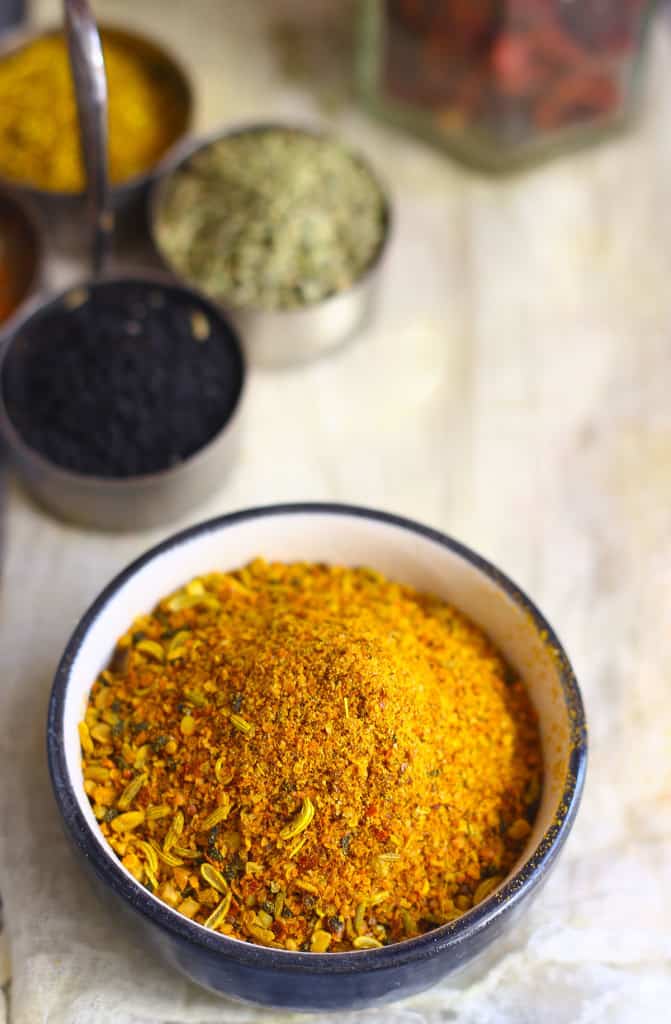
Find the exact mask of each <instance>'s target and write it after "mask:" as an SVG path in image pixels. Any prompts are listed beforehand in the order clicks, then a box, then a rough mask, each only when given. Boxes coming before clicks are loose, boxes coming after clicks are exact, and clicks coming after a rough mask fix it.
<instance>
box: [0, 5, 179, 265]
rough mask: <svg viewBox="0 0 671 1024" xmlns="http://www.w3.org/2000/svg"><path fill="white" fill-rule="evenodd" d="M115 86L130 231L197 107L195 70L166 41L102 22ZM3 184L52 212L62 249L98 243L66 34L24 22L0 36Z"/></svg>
mask: <svg viewBox="0 0 671 1024" xmlns="http://www.w3.org/2000/svg"><path fill="white" fill-rule="evenodd" d="M101 35H102V42H103V50H104V54H105V67H106V74H107V81H108V89H109V99H108V103H109V163H110V177H111V190H112V191H111V197H112V206H113V209H114V211H115V214H116V217H117V221H118V226H119V227H120V228H121V230H122V232H125V233H126V234H128V233H134V232H135V231H136V230H137V221H138V218H140V220H141V221H142V220H143V217H144V201H145V199H146V196H147V191H148V185H149V183H150V181H151V180H152V178H153V175H154V174H155V172H156V168H157V165H158V164H159V162H160V161H161V160H162V159H163V158H164V157H165V156H166V154H167V153H168V152H169V151H170V150H171V149H172V147H173V146H175V145H176V144H178V143H179V141H180V140H181V139H182V138H183V137H184V136H185V134H186V132H187V131H188V130H189V127H190V124H191V119H192V114H193V106H194V99H193V90H192V86H191V82H190V80H189V77H188V75H187V73H186V71H185V70H184V69H183V68H182V66H181V65H180V63H179V61H178V60H177V59H176V58H175V57H174V56H173V55H172V54H171V53H169V52H168V51H167V50H165V49H164V47H163V46H162V45H161V44H158V43H156V42H155V41H153V40H152V39H149V38H147V37H146V36H144V35H141V34H139V33H136V32H134V31H130V30H128V29H127V28H125V27H117V26H112V25H107V26H103V27H102V29H101ZM0 185H6V186H8V187H11V188H12V189H13V190H15V191H17V192H19V193H23V194H25V195H26V196H27V197H28V198H30V199H31V200H32V201H33V202H34V203H35V204H36V205H37V206H38V209H40V211H41V212H42V213H43V214H44V216H45V219H47V221H48V224H49V239H50V242H51V243H52V244H53V246H54V247H55V248H57V249H60V250H62V251H65V252H68V253H71V254H73V255H75V254H76V255H80V254H81V253H82V251H83V250H84V249H85V247H86V244H87V242H88V238H89V234H90V228H89V227H88V226H87V205H86V197H85V176H84V170H83V167H82V163H81V155H80V148H79V127H78V121H77V113H76V106H75V98H74V91H73V87H72V80H71V72H70V65H69V62H68V55H67V46H66V43H65V37H64V34H63V32H62V30H61V29H60V28H49V29H20V30H17V31H16V32H10V33H8V34H6V35H5V36H3V37H2V39H1V40H0Z"/></svg>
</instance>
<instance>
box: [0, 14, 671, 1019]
mask: <svg viewBox="0 0 671 1024" xmlns="http://www.w3.org/2000/svg"><path fill="white" fill-rule="evenodd" d="M36 7H37V10H38V13H39V14H40V15H43V14H45V13H47V14H48V13H50V12H52V11H54V10H55V9H56V5H55V4H54V3H53V2H47V0H43V2H41V3H38V4H37V5H36ZM96 8H97V10H98V11H99V12H100V13H101V14H103V15H106V16H107V17H108V18H109V19H110V20H114V19H115V18H116V20H119V21H122V20H123V19H124V17H125V15H126V12H128V14H129V18H130V16H131V15H132V20H133V22H134V23H135V24H137V25H140V26H143V27H144V28H145V29H147V30H149V31H152V32H155V33H156V34H157V35H158V36H159V37H161V38H164V39H165V40H166V41H167V42H168V43H172V44H173V45H174V46H175V47H176V48H179V49H181V51H182V53H183V54H184V56H185V58H186V59H187V60H190V61H191V66H192V68H193V70H194V73H195V75H196V78H197V83H198V86H199V99H200V101H201V116H200V126H201V127H210V126H213V125H215V124H217V123H219V122H222V121H224V120H227V119H231V118H241V117H253V116H258V115H266V114H269V113H270V114H278V115H287V114H292V115H298V116H310V115H312V116H324V115H325V114H328V116H330V117H331V119H332V120H333V123H334V124H335V125H336V126H337V128H338V129H339V130H340V131H341V132H342V134H343V135H344V136H345V137H347V138H349V139H350V140H351V141H353V142H354V143H356V144H358V145H360V146H361V147H362V148H363V149H364V150H365V151H366V152H367V153H368V154H369V155H370V157H371V159H372V160H373V161H374V162H375V163H376V164H377V165H378V166H379V167H380V168H381V169H382V171H383V172H384V173H385V174H386V176H387V178H388V180H389V183H390V187H391V190H392V192H393V198H394V202H395V206H396V214H397V216H396V228H395V237H394V240H393V245H392V248H391V251H390V257H389V264H388V267H387V272H386V275H385V281H384V288H383V294H382V297H381V304H380V309H379V314H378V316H377V318H376V320H375V322H374V324H373V325H372V326H371V327H370V329H369V330H368V331H367V332H366V334H365V335H364V336H363V337H361V338H360V339H359V341H358V342H357V343H356V344H353V345H351V346H350V347H349V348H347V349H346V350H343V351H341V352H339V353H337V354H335V355H334V356H333V357H331V358H329V359H327V360H324V361H322V362H320V363H317V364H315V365H312V366H308V367H305V368H301V369H296V370H290V371H287V372H283V373H279V374H271V373H261V372H255V373H253V374H252V375H251V379H250V386H249V392H248V396H247V403H246V412H245V420H246V440H245V445H244V451H243V453H242V458H241V459H240V462H239V465H238V466H237V468H236V470H235V472H234V474H233V476H232V477H231V479H230V480H229V481H228V482H227V483H226V484H225V486H224V487H223V489H222V490H221V492H220V494H219V495H218V496H217V497H216V498H215V499H214V500H212V502H211V503H210V504H209V506H208V507H207V508H201V509H197V510H194V512H193V515H192V516H191V517H190V518H189V521H195V520H196V519H199V518H202V517H204V516H205V515H209V514H213V513H216V512H220V511H226V510H231V509H234V508H238V507H241V506H247V505H250V504H255V503H261V502H269V501H276V500H285V499H308V498H310V499H332V500H344V501H357V502H360V503H366V504H370V505H374V506H379V507H382V508H386V509H390V510H394V511H396V512H399V513H402V514H406V515H410V516H414V517H417V518H419V519H421V520H423V521H425V522H428V523H430V524H431V525H434V526H437V527H439V528H441V529H444V530H446V531H448V532H450V533H453V534H454V535H456V536H457V537H459V538H460V539H462V540H464V541H465V542H467V543H469V544H471V545H472V546H474V547H476V548H477V549H478V550H480V551H482V552H483V553H484V554H485V555H487V556H488V557H490V558H491V559H493V560H495V561H496V562H498V563H499V564H500V565H501V566H502V567H503V568H504V569H505V570H506V571H507V572H509V573H510V574H511V575H512V576H513V577H514V578H516V579H517V580H518V581H519V583H520V584H521V585H522V586H523V587H525V588H526V589H528V590H529V592H530V593H531V594H532V595H533V596H534V598H535V599H536V600H537V601H538V603H539V604H540V606H541V607H542V608H543V609H544V611H545V612H546V614H547V615H548V617H549V618H550V620H551V621H552V622H553V624H554V625H555V626H556V628H557V630H558V632H559V634H560V636H561V637H562V639H563V640H564V642H565V644H566V646H567V648H568V651H569V652H570V654H571V656H572V658H573V661H574V664H575V668H576V670H577V673H578V676H579V678H580V681H581V684H582V687H583V691H584V695H585V699H586V704H587V710H588V714H589V719H590V726H591V759H590V766H589V773H588V783H587V788H586V793H585V798H584V803H583V807H582V810H581V813H580V815H579V818H578V821H577V824H576V827H575V830H574V832H573V835H572V837H571V840H570V842H569V844H568V847H567V849H566V851H565V853H564V855H563V857H562V859H561V862H560V865H559V866H558V867H557V870H556V872H555V873H554V875H553V878H552V880H551V881H550V883H549V885H548V886H547V888H546V889H545V890H544V891H543V893H542V895H541V896H540V897H539V898H538V900H537V902H536V903H535V905H534V906H533V908H532V909H531V911H530V913H529V914H528V915H527V916H526V917H525V918H524V920H523V921H522V922H521V923H520V925H519V926H518V927H517V928H516V930H515V932H514V933H513V934H511V935H510V936H509V938H508V939H507V940H506V942H505V943H504V944H503V945H502V947H501V948H500V949H499V950H498V953H499V959H498V962H497V963H496V964H494V965H493V967H492V969H491V971H490V972H489V973H488V974H487V975H486V976H485V977H484V979H483V980H479V981H478V982H477V983H475V984H474V985H472V986H471V987H466V988H463V987H462V988H458V987H456V986H451V985H450V984H449V983H446V984H443V985H442V986H440V987H438V988H435V989H433V990H432V991H430V992H428V993H426V994H425V995H423V996H420V997H419V998H416V999H414V1000H412V1001H411V1002H409V1003H407V1004H405V1005H401V1006H399V1007H398V1008H395V1009H394V1010H385V1011H383V1012H381V1013H376V1012H370V1013H367V1014H359V1015H355V1016H352V1017H351V1018H349V1019H348V1020H347V1024H354V1022H355V1021H356V1022H357V1024H358V1022H359V1021H364V1020H365V1021H370V1022H371V1024H382V1022H383V1021H385V1022H386V1021H390V1022H392V1024H438V1022H441V1024H442V1022H446V1024H447V1022H452V1021H454V1022H458V1024H498V1022H502V1024H508V1022H510V1024H536V1022H538V1021H543V1022H544V1024H634V1022H636V1024H638V1022H646V1024H662V1022H663V1021H668V1019H669V1013H670V1012H671V1011H670V1010H669V1007H670V1006H671V530H670V528H669V527H670V525H671V511H670V510H671V399H670V394H671V372H670V371H671V287H670V286H669V282H670V281H671V202H670V201H669V193H670V190H671V52H670V49H671V48H670V46H669V43H668V41H667V40H666V38H663V37H662V35H661V34H659V35H658V38H657V41H656V51H655V60H654V61H653V67H652V76H651V88H650V94H651V95H650V99H649V102H648V109H647V113H646V116H645V118H644V120H643V122H642V123H641V125H640V127H639V128H638V129H637V131H636V132H635V133H634V134H631V135H629V136H627V137H625V138H623V139H622V140H619V141H616V142H612V143H610V144H608V145H604V146H602V147H600V148H597V149H594V150H591V151H589V152H586V153H583V154H581V155H579V156H575V157H571V158H567V159H564V160H562V161H558V162H556V163H554V164H551V165H549V166H547V167H545V168H542V169H540V170H538V171H535V172H533V173H530V174H527V175H524V176H520V177H516V178H513V179H510V180H506V181H503V182H493V181H489V180H487V179H483V178H478V177H475V176H471V175H468V174H465V173H463V172H462V171H460V170H459V169H458V168H456V167H454V166H453V165H452V164H451V163H450V162H448V161H447V160H446V159H444V158H443V157H441V156H440V155H439V154H437V153H435V152H433V151H432V150H430V149H429V148H426V147H424V146H422V145H420V144H418V143H416V142H414V141H412V140H411V139H409V138H407V137H405V136H403V135H400V134H396V133H394V132H392V131H388V130H387V129H385V128H384V127H383V126H381V125H378V124H376V123H374V122H372V121H370V120H369V119H368V118H366V117H365V116H364V115H362V114H361V113H358V112H356V110H355V109H354V107H353V106H352V105H351V103H350V101H349V99H348V97H347V96H346V95H345V92H346V90H345V89H344V87H343V84H342V83H343V79H342V76H343V75H344V74H345V73H346V72H347V70H348V60H349V56H348V50H347V33H346V31H344V29H346V28H347V25H348V21H349V13H350V12H349V11H348V8H347V6H346V5H343V4H339V3H336V2H334V0H333V2H324V3H323V4H316V3H314V4H307V3H305V2H303V3H301V2H298V0H294V2H293V3H292V2H287V0H282V2H279V3H274V4H272V5H271V4H262V3H256V2H254V3H252V2H249V0H228V2H226V3H220V2H217V0H198V3H196V2H195V0H194V2H193V3H191V4H188V5H181V4H176V3H175V4H171V5H168V4H167V3H159V2H158V0H146V2H145V3H143V4H141V5H140V4H135V5H133V4H131V3H130V2H128V0H114V2H112V0H107V2H100V3H99V4H96ZM297 14H301V19H300V20H299V21H297V22H293V21H292V18H293V16H294V15H297ZM343 27H344V29H343ZM316 69H318V70H319V73H320V84H319V86H318V88H317V89H316V92H314V93H313V92H311V91H310V89H309V88H308V87H307V85H306V80H305V76H306V75H309V74H310V73H311V72H314V71H315V70H316ZM70 269H71V268H70ZM58 272H59V275H60V277H61V278H64V277H66V276H67V275H68V273H69V272H70V271H69V269H68V268H66V267H64V266H60V267H59V268H58ZM167 532H169V531H168V530H165V531H159V532H156V533H154V534H143V535H133V536H126V537H107V536H101V535H98V534H95V533H92V532H84V531H80V530H77V529H74V528H69V527H67V526H64V525H61V524H59V523H56V522H54V521H52V520H51V519H49V518H47V517H46V516H44V515H43V514H42V513H41V512H40V511H38V510H37V509H36V508H35V507H34V506H33V505H32V504H30V503H29V502H28V500H27V499H26V498H25V497H24V495H23V494H22V493H21V492H20V491H19V489H18V488H14V489H13V490H12V493H11V495H10V515H9V545H8V550H7V552H6V563H5V570H4V581H3V588H2V644H1V645H0V652H1V653H0V657H1V662H2V664H1V671H0V892H2V897H3V899H4V915H5V933H4V937H3V939H1V940H0V983H6V982H7V981H8V978H9V976H10V973H11V977H12V982H11V990H10V988H9V986H7V985H6V984H5V989H4V991H5V992H6V993H7V994H8V999H7V1000H6V1005H3V1003H2V997H1V996H0V1022H2V1024H4V1021H3V1016H4V1015H6V1016H7V1020H9V1021H11V1024H38V1022H39V1024H112V1022H114V1024H150V1022H151V1024H154V1022H156V1024H159V1022H161V1024H182V1022H185V1024H186V1022H192V1024H206V1022H223V1021H225V1022H231V1024H242V1022H256V1021H260V1020H266V1021H279V1020H280V1019H286V1018H280V1016H276V1015H274V1014H266V1013H262V1012H260V1011H254V1010H251V1009H246V1008H242V1007H239V1006H235V1005H233V1004H232V1003H227V1002H221V1001H219V1000H216V999H215V998H213V997H210V996H208V995H206V994H204V993H202V992H200V991H199V990H197V989H196V988H194V987H192V986H191V985H190V984H189V983H187V982H185V981H184V980H182V979H181V978H180V977H176V976H175V975H173V974H172V973H170V972H169V971H168V970H167V969H166V968H164V967H163V966H162V965H161V964H160V963H158V962H156V961H155V960H154V959H153V958H152V957H150V956H149V955H145V954H144V953H143V952H142V950H140V949H138V947H137V946H136V945H135V944H134V939H133V937H132V936H129V935H128V933H127V932H126V931H125V930H124V929H122V928H121V927H120V926H119V924H118V922H117V920H116V919H115V918H114V917H113V916H111V915H110V914H109V912H108V911H106V910H104V909H103V908H102V907H101V906H100V905H99V904H98V902H97V900H96V899H95V898H94V896H93V895H92V894H91V892H90V891H89V888H88V883H87V881H86V880H85V878H84V877H83V876H82V874H81V873H80V871H79V869H78V868H77V866H76V865H75V864H74V862H73V861H72V859H71V856H70V853H69V851H68V848H67V846H66V843H65V840H64V839H63V836H62V834H61V830H60V826H59V821H58V816H57V813H56V810H55V807H54V804H53V800H52V797H51V793H50V789H49V785H48V780H47V775H46V767H45V756H44V720H45V712H46V704H47V698H48V693H49V688H50V683H51V677H52V673H53V670H54V666H55V664H56V661H57V659H58V657H59V654H60V652H61V650H62V648H63V646H64V644H65V641H66V639H67V637H68V635H69V633H70V631H71V629H72V628H73V626H74V624H75V622H76V620H77V618H78V617H79V615H80V614H81V612H82V611H83V610H84V608H85V607H86V605H87V604H88V603H89V602H90V601H91V599H92V598H93V597H94V596H95V594H96V593H97V592H98V590H99V589H100V588H101V586H102V585H103V584H104V583H105V582H106V581H107V580H108V579H109V577H110V576H111V575H112V574H113V573H115V572H116V571H117V570H119V569H120V568H121V567H122V566H123V565H124V564H125V563H126V562H127V561H128V560H129V559H130V558H131V557H133V556H135V555H136V554H138V553H139V552H140V551H141V550H142V549H144V548H146V547H147V546H148V545H149V544H150V543H152V542H154V541H155V540H157V539H158V538H159V537H160V536H163V535H165V533H167Z"/></svg>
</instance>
